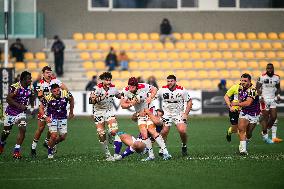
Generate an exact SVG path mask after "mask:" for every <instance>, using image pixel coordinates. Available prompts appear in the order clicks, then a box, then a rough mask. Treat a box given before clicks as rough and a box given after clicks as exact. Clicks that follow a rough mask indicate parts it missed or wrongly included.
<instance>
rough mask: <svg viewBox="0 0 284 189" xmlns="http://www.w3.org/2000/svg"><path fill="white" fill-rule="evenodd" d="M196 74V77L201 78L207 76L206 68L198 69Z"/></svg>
mask: <svg viewBox="0 0 284 189" xmlns="http://www.w3.org/2000/svg"><path fill="white" fill-rule="evenodd" d="M197 75H198V76H197V77H198V78H201V79H206V78H208V73H207V71H206V70H199V71H197Z"/></svg>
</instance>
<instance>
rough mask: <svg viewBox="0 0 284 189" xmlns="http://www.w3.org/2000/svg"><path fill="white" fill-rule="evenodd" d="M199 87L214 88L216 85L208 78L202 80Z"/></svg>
mask: <svg viewBox="0 0 284 189" xmlns="http://www.w3.org/2000/svg"><path fill="white" fill-rule="evenodd" d="M201 87H202V89H205V90H212V89H214V88H216V86H213V84H212V81H211V80H209V79H205V80H202V81H201Z"/></svg>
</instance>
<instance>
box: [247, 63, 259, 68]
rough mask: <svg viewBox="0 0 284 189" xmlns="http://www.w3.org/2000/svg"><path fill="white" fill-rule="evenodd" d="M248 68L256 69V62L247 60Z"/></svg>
mask: <svg viewBox="0 0 284 189" xmlns="http://www.w3.org/2000/svg"><path fill="white" fill-rule="evenodd" d="M248 68H252V69H258V68H259V65H258V62H256V61H249V62H248Z"/></svg>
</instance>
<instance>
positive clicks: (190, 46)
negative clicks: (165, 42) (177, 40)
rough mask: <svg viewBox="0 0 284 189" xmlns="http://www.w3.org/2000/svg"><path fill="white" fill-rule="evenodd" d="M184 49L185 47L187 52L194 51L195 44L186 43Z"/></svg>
mask: <svg viewBox="0 0 284 189" xmlns="http://www.w3.org/2000/svg"><path fill="white" fill-rule="evenodd" d="M186 47H187V48H188V49H189V50H194V49H196V44H195V43H192V42H188V43H186Z"/></svg>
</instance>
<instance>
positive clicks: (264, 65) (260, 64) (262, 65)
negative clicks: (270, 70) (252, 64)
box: [258, 60, 268, 70]
mask: <svg viewBox="0 0 284 189" xmlns="http://www.w3.org/2000/svg"><path fill="white" fill-rule="evenodd" d="M267 64H268V62H267V61H265V60H261V61H259V62H258V65H259V68H261V69H262V70H264V69H265V68H266V65H267Z"/></svg>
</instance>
